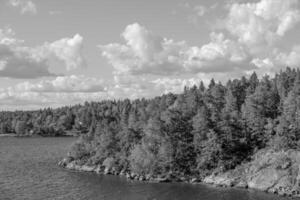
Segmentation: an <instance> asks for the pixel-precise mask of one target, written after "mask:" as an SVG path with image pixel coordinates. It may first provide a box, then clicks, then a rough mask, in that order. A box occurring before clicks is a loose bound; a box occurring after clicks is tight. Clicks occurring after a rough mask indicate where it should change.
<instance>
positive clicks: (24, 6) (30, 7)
mask: <svg viewBox="0 0 300 200" xmlns="http://www.w3.org/2000/svg"><path fill="white" fill-rule="evenodd" d="M8 3H9V5H10V6H12V7H16V8H18V9H20V12H21V14H32V15H35V14H37V7H36V5H35V4H34V3H33V2H32V1H30V0H9V2H8Z"/></svg>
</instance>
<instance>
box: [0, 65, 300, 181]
mask: <svg viewBox="0 0 300 200" xmlns="http://www.w3.org/2000/svg"><path fill="white" fill-rule="evenodd" d="M4 133H13V134H17V135H42V136H62V135H67V134H70V133H78V134H80V137H79V139H78V140H77V141H76V142H75V143H74V144H73V146H72V148H71V150H70V153H69V156H70V157H71V158H72V159H74V160H78V161H80V162H82V163H87V164H91V165H96V164H102V165H110V166H112V165H113V166H116V167H118V168H120V169H129V170H131V171H133V172H136V173H139V174H165V173H170V172H171V173H173V174H183V175H197V176H206V175H207V174H211V173H212V172H215V171H226V170H229V169H233V168H235V167H236V166H237V165H239V164H241V163H243V162H247V161H248V160H249V159H250V158H251V156H252V155H253V154H254V153H255V152H257V151H258V150H260V149H263V148H271V149H274V151H280V150H285V149H297V148H299V147H300V145H298V143H300V70H299V69H292V68H289V67H287V68H286V69H285V70H282V71H280V72H278V73H277V74H275V76H273V77H269V76H264V77H262V78H261V79H259V78H258V76H257V74H256V73H255V72H254V73H253V74H252V75H251V76H249V77H248V78H246V77H241V78H240V79H234V80H229V81H228V82H227V83H226V85H224V84H222V83H220V82H216V81H215V80H214V79H212V80H211V81H210V83H209V84H208V85H207V86H205V85H204V84H203V82H201V81H200V80H199V85H194V86H193V87H185V88H184V91H183V92H182V93H181V94H172V93H168V94H164V95H162V96H158V97H155V98H153V99H136V100H129V99H124V100H105V101H100V102H86V103H84V104H83V105H75V106H66V107H62V108H58V109H51V108H47V109H41V110H36V111H15V112H10V111H2V112H1V113H0V134H4Z"/></svg>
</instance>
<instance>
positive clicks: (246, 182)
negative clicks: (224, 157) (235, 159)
mask: <svg viewBox="0 0 300 200" xmlns="http://www.w3.org/2000/svg"><path fill="white" fill-rule="evenodd" d="M203 182H204V183H208V184H214V185H219V186H230V187H232V186H234V187H242V188H247V187H249V188H252V189H257V190H261V191H265V192H270V193H275V194H279V195H284V196H293V197H300V152H298V151H294V150H289V151H280V152H275V151H272V150H263V151H261V152H258V153H257V154H255V156H254V158H253V160H252V161H251V162H249V163H246V164H243V165H241V166H239V167H237V168H236V169H234V170H231V171H228V172H225V173H220V174H217V175H211V176H208V177H206V178H205V179H204V180H203Z"/></svg>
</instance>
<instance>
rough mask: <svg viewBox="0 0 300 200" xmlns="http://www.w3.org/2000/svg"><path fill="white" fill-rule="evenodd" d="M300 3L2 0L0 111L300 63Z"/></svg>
mask: <svg viewBox="0 0 300 200" xmlns="http://www.w3.org/2000/svg"><path fill="white" fill-rule="evenodd" d="M299 4H300V2H299V0H224V1H220V0H189V1H187V0H159V1H158V0H152V1H149V0H126V1H124V0H109V1H107V0H86V1H82V0H51V1H49V0H0V110H16V109H18V110H19V109H24V110H29V109H39V108H45V107H59V106H64V105H74V104H78V103H83V102H85V101H99V100H103V99H124V98H130V99H135V98H142V97H145V98H151V97H154V96H157V95H161V94H165V93H168V92H174V93H179V92H181V91H182V90H183V87H184V86H185V85H187V86H192V85H194V84H199V82H200V81H201V80H202V81H203V82H204V83H206V84H207V83H208V82H209V81H210V79H211V78H214V79H215V80H218V81H221V82H223V83H225V82H226V81H227V80H228V79H233V78H239V77H241V76H249V75H250V74H251V73H252V72H253V71H256V72H257V74H258V75H259V76H264V75H273V74H274V73H276V72H279V71H280V69H283V68H285V67H286V66H290V67H298V66H300V65H299V64H300V37H299V36H300V23H299V22H300V5H299Z"/></svg>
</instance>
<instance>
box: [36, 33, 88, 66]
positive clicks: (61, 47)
mask: <svg viewBox="0 0 300 200" xmlns="http://www.w3.org/2000/svg"><path fill="white" fill-rule="evenodd" d="M82 51H83V37H82V36H81V35H79V34H76V35H74V37H73V38H63V39H60V40H57V41H55V42H52V43H48V42H46V43H45V44H44V45H42V46H40V47H38V48H36V49H33V50H32V52H33V56H36V57H37V58H38V59H40V58H45V57H52V58H56V59H58V60H60V61H63V62H64V63H65V66H66V69H67V70H72V69H77V68H80V67H83V66H85V60H84V58H83V56H82Z"/></svg>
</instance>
